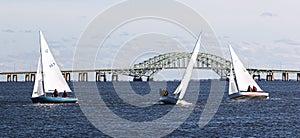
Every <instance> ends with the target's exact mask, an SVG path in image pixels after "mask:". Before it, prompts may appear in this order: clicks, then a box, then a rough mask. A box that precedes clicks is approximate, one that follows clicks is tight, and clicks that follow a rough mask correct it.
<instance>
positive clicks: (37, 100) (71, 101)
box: [31, 96, 78, 103]
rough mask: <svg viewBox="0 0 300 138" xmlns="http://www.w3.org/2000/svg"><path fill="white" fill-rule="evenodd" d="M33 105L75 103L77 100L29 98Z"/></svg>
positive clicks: (42, 97)
mask: <svg viewBox="0 0 300 138" xmlns="http://www.w3.org/2000/svg"><path fill="white" fill-rule="evenodd" d="M31 100H32V102H33V103H76V102H77V101H78V99H77V98H69V97H67V98H63V97H44V96H40V97H35V98H31Z"/></svg>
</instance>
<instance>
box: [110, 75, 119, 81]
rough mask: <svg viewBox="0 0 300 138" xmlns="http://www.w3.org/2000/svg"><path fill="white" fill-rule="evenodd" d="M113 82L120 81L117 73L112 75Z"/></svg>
mask: <svg viewBox="0 0 300 138" xmlns="http://www.w3.org/2000/svg"><path fill="white" fill-rule="evenodd" d="M111 81H119V76H118V74H117V73H112V75H111Z"/></svg>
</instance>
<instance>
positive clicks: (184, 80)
mask: <svg viewBox="0 0 300 138" xmlns="http://www.w3.org/2000/svg"><path fill="white" fill-rule="evenodd" d="M200 43H201V34H200V36H199V38H198V40H197V43H196V45H195V47H194V50H193V53H192V56H191V59H190V61H189V64H188V66H187V68H186V70H185V72H184V75H183V77H182V80H181V83H180V84H179V86H178V87H177V88H176V90H175V92H174V94H179V97H178V99H179V100H181V99H182V98H183V96H184V95H185V92H186V89H187V87H188V85H189V81H190V79H191V75H192V71H193V67H194V64H195V63H196V60H197V57H198V52H199V49H200Z"/></svg>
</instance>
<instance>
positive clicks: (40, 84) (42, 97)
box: [31, 31, 78, 103]
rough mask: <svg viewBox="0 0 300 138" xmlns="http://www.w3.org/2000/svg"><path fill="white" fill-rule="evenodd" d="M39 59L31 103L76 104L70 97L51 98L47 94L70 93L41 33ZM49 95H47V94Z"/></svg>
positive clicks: (75, 100) (75, 99) (74, 99)
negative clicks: (55, 92) (56, 92)
mask: <svg viewBox="0 0 300 138" xmlns="http://www.w3.org/2000/svg"><path fill="white" fill-rule="evenodd" d="M39 34H40V54H41V55H40V57H39V60H38V66H37V73H36V77H35V82H34V88H33V92H32V96H31V100H32V102H33V103H76V102H77V100H78V99H77V98H72V97H52V96H47V93H53V92H54V90H55V89H56V90H57V91H58V92H72V91H71V89H70V87H69V85H68V84H67V82H66V80H65V79H64V77H63V76H62V73H61V71H60V69H59V67H58V64H57V63H56V62H55V60H54V58H53V55H52V53H51V51H50V49H49V47H48V44H47V42H46V40H45V38H44V35H43V33H42V32H41V31H40V32H39ZM48 95H49V94H48Z"/></svg>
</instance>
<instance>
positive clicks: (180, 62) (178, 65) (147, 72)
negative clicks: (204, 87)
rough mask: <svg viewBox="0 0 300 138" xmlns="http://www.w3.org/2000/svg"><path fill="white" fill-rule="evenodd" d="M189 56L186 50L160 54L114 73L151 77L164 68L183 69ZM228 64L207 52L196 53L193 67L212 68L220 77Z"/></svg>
mask: <svg viewBox="0 0 300 138" xmlns="http://www.w3.org/2000/svg"><path fill="white" fill-rule="evenodd" d="M190 58H191V53H188V52H174V53H166V54H160V55H158V56H155V57H152V58H149V59H148V60H145V61H143V62H141V63H138V64H134V65H133V68H131V69H127V70H120V71H117V72H115V73H117V74H122V75H127V76H134V77H143V76H144V77H148V78H152V77H153V76H154V75H155V74H157V73H158V72H159V71H161V70H164V69H185V68H186V67H187V64H188V62H189V59H190ZM230 65H231V61H229V60H227V59H224V58H222V57H219V56H216V55H213V54H208V53H198V58H197V61H196V64H195V65H194V69H202V70H213V71H215V72H216V73H217V74H218V75H219V76H220V77H221V78H225V77H226V76H227V75H228V73H229V69H230Z"/></svg>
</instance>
